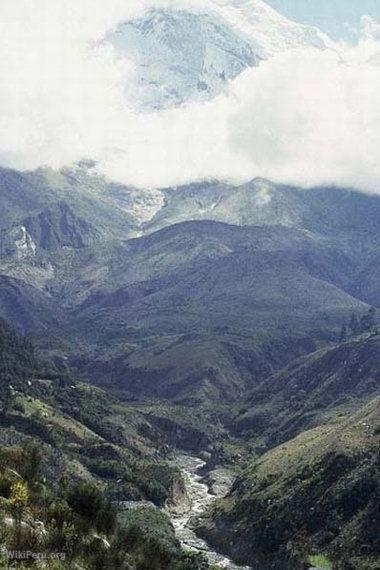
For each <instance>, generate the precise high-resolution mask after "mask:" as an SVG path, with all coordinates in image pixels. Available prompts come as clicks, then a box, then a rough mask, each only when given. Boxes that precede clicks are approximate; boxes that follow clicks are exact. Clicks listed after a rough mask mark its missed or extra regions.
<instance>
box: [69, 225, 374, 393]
mask: <svg viewBox="0 0 380 570" xmlns="http://www.w3.org/2000/svg"><path fill="white" fill-rule="evenodd" d="M119 264H120V265H119ZM338 268H339V269H340V268H341V272H340V271H339V270H338ZM345 271H346V264H344V262H343V260H342V255H341V253H340V252H338V251H334V250H330V249H329V248H328V249H327V250H325V249H324V248H323V247H322V246H320V244H319V243H318V241H316V240H314V239H312V238H311V237H308V236H307V235H306V236H305V234H304V233H303V232H299V231H297V230H291V229H288V228H280V227H277V228H237V227H231V226H228V225H224V224H218V223H213V222H189V223H185V224H179V225H175V226H172V227H170V228H166V229H164V230H161V231H160V232H157V233H155V234H153V235H150V236H147V237H145V238H139V239H138V240H132V241H129V242H127V243H126V245H125V249H124V253H123V250H121V251H120V257H119V262H118V263H116V264H114V265H113V268H112V273H111V274H109V275H108V276H107V279H106V280H105V281H103V283H102V284H100V283H98V284H97V286H98V287H99V285H100V287H99V289H98V290H97V291H96V290H93V291H92V293H91V294H90V295H89V296H88V297H87V298H86V300H84V301H83V302H82V303H81V304H80V305H79V306H77V307H76V310H75V314H73V316H72V318H71V319H70V331H71V332H70V334H71V335H75V336H76V337H77V338H79V339H80V340H81V342H84V341H85V339H89V333H91V342H92V343H93V344H96V345H98V347H99V349H100V350H103V351H104V348H105V347H106V351H109V350H110V349H111V347H112V348H113V350H114V349H115V348H117V353H118V355H117V357H116V358H115V354H114V355H113V357H112V358H111V360H110V361H109V363H108V365H109V372H108V373H106V371H105V369H104V367H103V366H100V373H99V374H96V369H93V373H94V374H95V375H96V376H97V377H99V378H100V377H102V379H103V380H102V381H106V380H107V378H111V374H110V371H111V369H112V378H113V382H116V383H117V384H119V383H120V386H124V388H126V389H129V390H132V391H135V390H138V391H141V390H142V391H144V392H145V393H146V392H147V391H148V392H150V391H151V390H153V393H154V394H158V393H159V394H161V395H167V396H169V395H170V396H171V397H174V396H175V397H186V398H192V397H196V398H197V399H198V398H199V397H204V396H205V395H207V397H211V396H212V397H214V398H215V397H217V395H218V393H219V395H221V394H223V397H228V398H234V397H236V396H237V395H239V394H242V393H243V392H244V391H245V390H246V388H247V385H249V384H250V385H252V383H254V382H257V381H258V380H260V379H262V378H264V377H266V376H268V374H270V373H271V371H273V369H278V368H279V367H281V365H283V364H284V363H286V362H289V361H290V360H291V359H292V358H295V357H296V356H297V355H300V354H302V353H305V352H310V351H311V350H313V347H315V346H316V345H315V343H318V342H324V343H325V342H326V341H329V340H332V339H333V338H334V336H335V335H338V334H339V331H340V327H341V324H342V322H343V321H344V320H346V319H347V318H348V317H349V315H350V314H351V312H352V311H357V312H358V313H362V312H365V311H366V305H364V304H363V303H361V302H359V301H358V300H356V299H354V298H353V297H351V296H350V295H349V294H347V293H345V292H344V291H343V290H342V289H341V288H339V284H338V281H339V280H343V281H344V272H345ZM338 274H339V275H338ZM109 280H110V281H111V282H112V288H111V287H110V281H109ZM334 281H335V282H336V284H335V283H334ZM96 323H97V324H98V325H99V324H100V323H101V326H100V327H99V326H96ZM205 347H207V349H205ZM107 360H108V358H107ZM215 390H216V392H215ZM197 392H198V394H197Z"/></svg>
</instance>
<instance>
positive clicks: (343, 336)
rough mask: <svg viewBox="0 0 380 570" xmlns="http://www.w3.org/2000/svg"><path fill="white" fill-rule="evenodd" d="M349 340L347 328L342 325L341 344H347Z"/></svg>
mask: <svg viewBox="0 0 380 570" xmlns="http://www.w3.org/2000/svg"><path fill="white" fill-rule="evenodd" d="M346 340H347V327H346V325H345V324H343V325H342V329H341V331H340V339H339V342H346Z"/></svg>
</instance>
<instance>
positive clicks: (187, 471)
mask: <svg viewBox="0 0 380 570" xmlns="http://www.w3.org/2000/svg"><path fill="white" fill-rule="evenodd" d="M175 464H176V465H177V467H179V468H180V469H181V470H182V474H183V477H184V480H185V484H186V491H187V495H188V498H189V505H188V507H186V508H185V509H184V511H183V512H181V514H172V515H171V520H172V523H173V525H174V528H175V531H176V536H177V538H178V540H180V541H181V544H182V546H183V547H184V548H186V549H188V550H192V551H196V552H201V553H203V554H204V555H205V556H206V558H207V559H208V561H209V562H210V563H213V564H219V565H220V566H221V567H222V568H226V569H227V570H250V569H249V567H248V566H237V565H236V564H234V563H233V562H232V560H230V559H229V558H227V557H226V556H224V555H223V554H219V553H218V552H215V551H213V550H212V549H211V548H210V546H209V545H208V544H207V542H206V541H205V540H202V539H201V538H199V537H198V536H197V535H196V534H195V532H194V530H193V529H192V528H191V522H190V521H191V518H192V517H194V516H198V515H200V514H202V513H203V512H204V511H205V510H206V509H207V507H208V506H209V505H210V504H211V503H212V502H213V501H215V499H216V498H217V497H216V496H215V495H212V494H211V493H210V492H209V488H208V486H207V485H206V484H205V483H202V476H201V475H200V474H199V470H200V469H201V468H202V467H203V466H204V465H205V462H204V461H202V460H201V459H199V458H198V457H192V456H189V455H179V456H178V457H177V458H176V461H175Z"/></svg>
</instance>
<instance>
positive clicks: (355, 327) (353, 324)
mask: <svg viewBox="0 0 380 570" xmlns="http://www.w3.org/2000/svg"><path fill="white" fill-rule="evenodd" d="M349 327H350V330H351V333H352V334H353V335H354V336H355V335H357V334H359V333H360V324H359V321H358V317H357V316H356V315H355V313H352V315H351V319H350V324H349Z"/></svg>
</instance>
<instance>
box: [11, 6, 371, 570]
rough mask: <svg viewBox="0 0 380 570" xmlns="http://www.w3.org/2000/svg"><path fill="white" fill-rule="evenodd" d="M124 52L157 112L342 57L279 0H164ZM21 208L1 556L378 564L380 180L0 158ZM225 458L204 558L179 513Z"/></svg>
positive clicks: (123, 564) (139, 96)
mask: <svg viewBox="0 0 380 570" xmlns="http://www.w3.org/2000/svg"><path fill="white" fill-rule="evenodd" d="M102 44H105V45H107V46H108V47H110V46H111V48H112V50H114V52H113V53H114V54H115V56H116V58H121V59H123V58H126V59H128V60H129V59H132V61H133V62H134V66H135V67H134V72H133V80H132V82H130V81H129V82H128V83H127V82H126V86H125V91H126V97H127V100H128V101H129V102H132V105H133V106H134V107H135V111H136V110H137V111H138V112H139V113H146V112H148V113H156V112H158V111H163V112H166V111H167V110H169V109H171V108H174V107H177V106H180V105H190V104H192V103H193V102H196V101H204V100H208V99H211V98H213V97H217V96H218V95H220V94H222V93H224V92H226V91H227V90H228V88H229V83H230V82H231V81H232V80H233V79H234V78H235V77H237V76H238V75H240V74H242V73H243V72H244V71H245V70H246V69H248V68H250V67H255V66H259V65H261V62H262V61H264V60H266V59H269V58H271V57H273V56H275V55H276V54H278V53H281V52H284V51H287V50H291V49H294V48H305V47H306V48H309V49H316V50H334V49H336V46H334V45H333V44H332V42H331V41H330V40H329V38H327V37H326V36H325V35H324V34H322V33H321V32H320V31H319V30H318V29H316V28H313V27H310V26H305V25H302V24H298V23H295V22H291V21H289V20H288V19H286V18H284V17H283V16H281V15H280V14H278V13H277V12H276V11H274V10H273V9H271V8H270V7H269V6H267V5H266V4H265V3H264V2H262V1H261V0H210V1H209V2H207V4H206V3H205V4H203V3H194V4H192V5H191V6H190V5H187V4H186V5H185V4H184V3H182V2H175V3H170V4H167V3H160V4H159V5H157V6H156V7H147V8H146V9H143V10H140V12H139V15H138V16H135V17H134V18H131V19H129V20H128V21H122V22H120V23H119V24H118V25H117V26H116V27H115V28H114V29H113V30H110V31H109V32H108V33H107V34H106V35H105V37H104V38H103V39H102ZM0 204H1V209H0V547H1V548H0V565H1V564H2V563H3V556H4V553H3V550H4V549H3V544H4V545H7V548H8V549H9V548H12V549H13V547H14V548H15V550H17V548H16V546H20V540H21V538H22V536H24V538H23V539H22V540H24V539H25V540H24V542H23V543H22V544H23V546H25V549H26V547H27V549H28V550H30V549H31V550H33V549H34V550H36V551H37V550H38V549H43V548H50V549H51V548H53V547H54V550H57V551H58V550H59V549H61V550H67V551H68V552H70V561H69V564H73V565H74V566H73V567H75V568H78V570H79V569H85V570H93V569H94V570H96V569H98V568H109V569H110V570H112V569H113V568H115V570H116V569H117V570H122V569H125V570H216V568H218V567H216V568H215V566H214V565H213V563H211V562H210V560H208V559H207V556H206V557H205V556H204V554H207V548H208V547H207V544H211V545H213V546H214V547H215V549H216V550H218V551H221V552H223V553H224V554H226V555H228V556H231V558H233V559H234V560H235V561H236V563H239V564H249V565H250V567H252V569H253V568H254V569H255V570H256V569H257V570H267V569H268V570H269V569H270V568H273V569H278V570H288V569H289V570H290V569H296V570H305V569H307V570H308V569H309V568H310V565H312V567H313V568H320V569H321V568H325V569H326V568H330V569H331V568H334V569H337V570H357V569H359V570H375V569H376V568H379V556H378V553H379V541H378V536H377V533H376V529H377V528H378V526H379V524H380V517H379V510H378V508H377V502H378V498H379V489H380V483H379V481H380V477H379V453H378V450H379V396H380V383H379V382H380V376H379V372H380V337H379V325H380V322H379V311H378V309H379V308H380V288H379V277H380V275H379V268H380V263H379V262H380V253H379V252H380V196H379V195H378V194H373V193H372V194H370V193H366V192H364V191H363V189H361V190H360V191H359V190H358V189H355V188H342V187H339V186H332V185H329V186H326V185H322V186H318V187H312V188H301V187H298V186H294V185H289V184H279V183H275V182H273V181H271V180H267V179H265V178H255V179H253V180H250V181H246V182H244V183H233V182H228V181H225V180H203V181H197V182H191V183H188V184H185V185H180V186H173V187H158V188H136V187H134V186H132V185H127V184H123V183H120V182H117V181H113V180H111V179H108V178H106V177H104V176H102V175H101V174H99V172H98V171H97V165H96V163H95V162H94V161H92V160H90V159H84V160H82V161H80V162H78V163H76V164H74V165H71V166H67V167H65V168H62V169H60V170H53V169H50V168H47V167H40V168H39V169H37V170H33V171H18V170H14V169H13V170H12V169H9V168H3V167H0ZM38 450H40V451H41V450H42V452H43V457H40V455H39V452H38ZM178 452H180V453H183V452H185V453H186V454H193V455H196V456H197V459H196V462H198V463H197V464H198V465H201V468H200V469H199V470H198V471H197V472H196V474H195V475H194V473H192V472H191V471H189V470H187V471H186V472H183V471H182V473H181V471H180V470H179V469H178V468H177V467H176V466H175V465H174V464H173V463H175V461H176V458H177V457H178ZM200 458H201V459H200ZM37 460H38V461H37ZM199 462H200V463H199ZM215 469H216V471H215ZM218 469H219V470H222V478H224V479H223V481H224V483H223V485H222V487H223V489H224V496H222V497H219V498H218V499H217V500H216V501H215V502H213V504H212V505H211V503H210V504H209V503H208V505H209V508H208V509H207V510H205V511H204V512H202V513H199V512H198V511H197V512H196V513H195V514H196V517H189V520H188V522H187V523H186V524H187V525H188V528H191V530H192V532H193V531H194V532H197V533H198V534H199V535H201V536H202V537H204V538H205V540H207V541H208V543H204V544H205V545H206V551H205V552H200V553H198V554H197V553H194V549H195V547H194V548H192V549H190V552H189V551H186V550H185V549H184V548H183V544H182V545H181V543H180V542H179V541H178V540H177V538H176V535H175V532H174V527H173V526H172V525H171V524H170V521H169V520H168V514H169V515H170V516H173V515H172V514H171V513H172V510H171V509H177V515H178V510H179V511H181V509H182V510H183V509H185V510H186V509H189V508H190V509H191V506H190V507H189V503H190V502H191V501H190V499H189V496H188V495H187V491H186V489H187V486H188V485H189V478H190V479H191V477H193V479H194V477H195V481H196V483H197V484H198V485H199V484H201V485H202V484H204V485H206V484H208V485H209V486H210V489H212V481H213V479H212V478H213V477H217V476H216V475H215V472H217V471H218ZM224 470H225V471H224ZM226 473H227V475H226ZM231 477H233V479H234V483H233V484H232V486H231V487H230V488H229V490H228V489H227V491H226V480H229V479H230V478H231ZM199 481H201V483H199ZM210 481H211V483H210ZM49 485H50V486H51V490H48V489H49ZM227 487H229V485H228V484H227ZM15 490H16V491H17V490H18V492H19V495H20V496H21V498H20V496H19V498H18V499H17V497H16V499H17V501H18V502H17V501H16V499H15V492H16V491H15ZM16 503H17V504H16ZM20 504H21V507H23V509H21V510H20V509H19V510H17V509H16V510H15V509H14V508H13V507H15V505H16V507H17V505H20ZM12 505H13V507H12ZM26 505H27V508H26ZM210 505H211V506H210ZM90 506H91V508H90ZM21 507H20V508H21ZM24 507H25V509H24ZM115 507H117V509H119V510H118V513H117V514H116V513H115V512H114V508H115ZM12 509H13V510H12ZM106 513H107V516H106ZM40 519H41V520H40ZM103 520H104V521H105V522H104V524H103V522H102V521H103ZM18 523H20V524H19V526H18ZM20 525H21V526H20ZM5 527H7V528H5ZM3 529H5V530H3ZM20 529H24V530H23V532H24V535H23V534H22V532H21V531H20V532H21V533H20V532H18V531H19V530H20ZM41 529H42V531H43V532H40V531H41ZM182 530H186V528H185V529H182ZM13 531H14V532H13ZM16 531H17V532H16ZM73 536H75V537H76V539H75V540H74V539H73ZM20 537H21V538H20ZM41 537H42V538H41ZM27 541H29V542H27ZM15 545H16V546H15ZM195 550H196V549H195ZM4 560H5V559H4ZM5 563H6V562H4V564H5ZM226 564H227V566H226V567H227V568H229V567H231V568H234V569H235V568H236V566H235V565H234V563H233V562H231V561H228V562H227V563H226ZM228 564H229V565H230V566H228ZM231 565H232V566H231ZM54 567H56V568H57V569H60V568H66V567H71V566H65V565H63V566H59V565H58V566H54Z"/></svg>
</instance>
